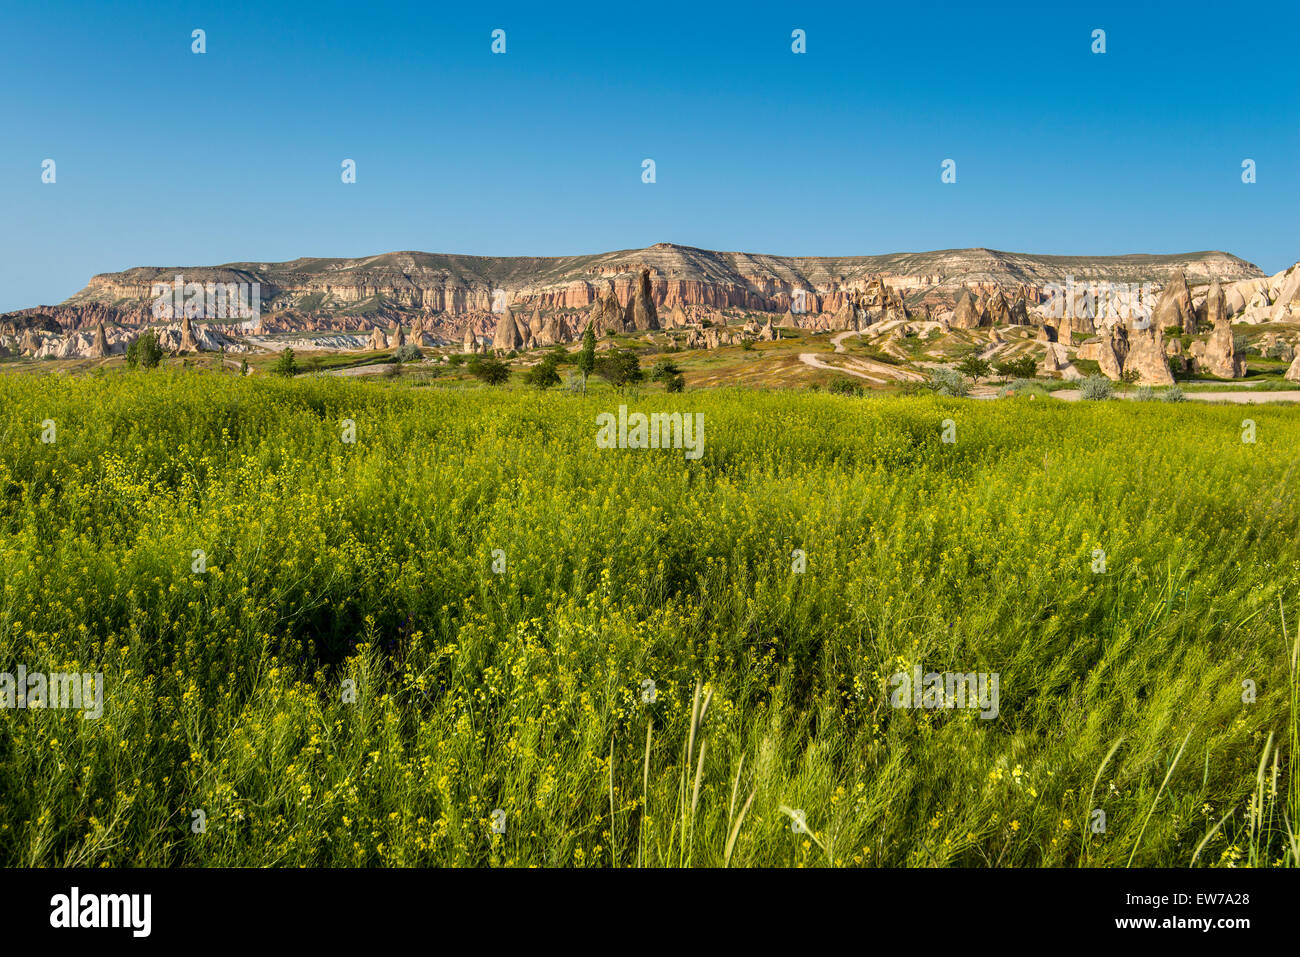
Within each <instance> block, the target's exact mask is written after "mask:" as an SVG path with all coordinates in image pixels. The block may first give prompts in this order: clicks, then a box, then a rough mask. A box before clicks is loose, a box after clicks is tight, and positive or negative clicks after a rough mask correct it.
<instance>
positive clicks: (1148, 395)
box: [1133, 385, 1156, 402]
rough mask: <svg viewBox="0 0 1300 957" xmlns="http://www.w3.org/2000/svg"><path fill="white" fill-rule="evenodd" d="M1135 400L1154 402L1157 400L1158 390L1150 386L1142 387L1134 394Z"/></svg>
mask: <svg viewBox="0 0 1300 957" xmlns="http://www.w3.org/2000/svg"><path fill="white" fill-rule="evenodd" d="M1133 399H1134V400H1135V401H1137V402H1154V401H1155V399H1156V390H1155V389H1153V388H1151V386H1149V385H1144V386H1140V387H1139V388H1138V390H1137V391H1136V392H1134V393H1133Z"/></svg>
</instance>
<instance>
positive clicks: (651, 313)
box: [623, 269, 659, 332]
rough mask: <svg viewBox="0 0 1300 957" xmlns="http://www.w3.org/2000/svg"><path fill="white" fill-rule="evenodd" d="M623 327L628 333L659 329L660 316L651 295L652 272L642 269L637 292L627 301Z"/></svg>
mask: <svg viewBox="0 0 1300 957" xmlns="http://www.w3.org/2000/svg"><path fill="white" fill-rule="evenodd" d="M623 325H624V326H625V327H626V329H627V331H628V332H631V331H632V330H636V331H637V332H647V331H653V330H655V329H658V328H659V315H658V313H657V312H655V301H654V298H653V297H652V296H651V295H650V270H648V269H642V270H641V276H640V278H639V279H638V281H637V284H636V291H635V292H634V293H633V295H632V297H631V298H630V299H628V301H627V312H626V314H625V315H624V317H623Z"/></svg>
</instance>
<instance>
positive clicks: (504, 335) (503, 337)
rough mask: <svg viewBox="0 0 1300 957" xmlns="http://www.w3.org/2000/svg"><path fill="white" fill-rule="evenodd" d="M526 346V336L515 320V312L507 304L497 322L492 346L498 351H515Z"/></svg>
mask: <svg viewBox="0 0 1300 957" xmlns="http://www.w3.org/2000/svg"><path fill="white" fill-rule="evenodd" d="M523 347H524V337H523V334H522V333H520V331H519V326H518V324H517V323H516V322H515V314H514V313H513V312H511V311H510V307H509V306H506V311H505V312H503V313H502V314H501V319H500V320H499V321H498V322H497V328H496V334H495V335H494V336H493V337H492V348H493V349H495V350H496V351H497V352H515V351H517V350H519V349H522V348H523Z"/></svg>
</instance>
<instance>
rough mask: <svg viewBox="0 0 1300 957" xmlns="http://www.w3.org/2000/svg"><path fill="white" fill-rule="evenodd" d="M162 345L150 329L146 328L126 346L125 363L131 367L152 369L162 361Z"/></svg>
mask: <svg viewBox="0 0 1300 957" xmlns="http://www.w3.org/2000/svg"><path fill="white" fill-rule="evenodd" d="M162 357H163V347H162V345H161V344H160V343H159V342H158V336H157V334H156V333H155V332H154V331H153V330H152V329H146V330H145V331H144V332H142V333H140V335H138V336H136V337H135V338H134V339H132V340H131V344H130V345H128V346H127V347H126V364H127V366H128V367H130V368H132V369H153V368H155V367H156V366H157V365H158V363H159V362H161V361H162Z"/></svg>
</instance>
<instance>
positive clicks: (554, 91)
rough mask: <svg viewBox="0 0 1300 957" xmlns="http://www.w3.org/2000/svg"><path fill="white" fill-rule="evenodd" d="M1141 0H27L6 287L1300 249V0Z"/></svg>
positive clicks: (7, 188) (5, 206)
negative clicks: (451, 266) (115, 274)
mask: <svg viewBox="0 0 1300 957" xmlns="http://www.w3.org/2000/svg"><path fill="white" fill-rule="evenodd" d="M1136 6H1138V5H1137V4H1133V3H1117V4H1109V3H1086V4H1071V3H1064V4H1057V3H1035V4H1028V3H1023V4H1022V3H1016V4H1010V3H1003V4H998V3H993V4H986V3H981V4H978V5H976V4H970V5H962V6H958V5H947V4H942V3H934V2H925V3H922V2H913V3H901V4H900V3H893V4H889V5H887V6H884V7H882V8H880V9H872V8H871V5H869V4H862V3H855V4H844V5H834V6H831V5H814V4H807V3H782V4H761V3H760V4H746V5H743V6H741V5H737V6H735V7H733V8H721V7H715V6H713V5H710V4H705V3H691V4H679V3H671V2H659V0H655V2H646V3H622V4H611V3H608V2H606V3H602V4H600V5H598V6H590V7H576V6H568V5H553V4H541V3H536V2H533V3H528V4H518V5H514V4H496V3H483V4H478V3H469V4H433V3H424V4H418V5H417V4H412V5H409V6H408V5H404V4H403V5H397V4H384V3H377V4H368V3H364V2H360V0H356V2H349V3H331V2H313V3H310V4H308V3H303V4H275V3H269V4H265V5H264V4H261V3H219V4H218V3H209V4H203V3H182V4H140V3H133V2H129V0H121V2H114V3H111V4H108V3H89V2H87V3H66V4H60V3H51V4H22V5H19V4H16V3H14V4H9V5H8V6H7V8H6V11H5V13H4V15H3V20H2V23H0V129H2V130H3V135H2V136H0V309H13V308H19V307H22V306H29V305H35V304H37V303H51V302H57V301H59V300H61V299H63V298H65V297H67V296H68V295H71V294H72V293H73V292H75V291H76V290H77V289H79V288H81V287H82V286H83V285H84V284H85V282H86V280H87V279H88V278H89V277H90V276H91V275H92V274H93V273H96V272H105V271H110V270H118V269H124V268H126V267H129V266H135V265H157V266H169V265H211V264H216V263H222V262H230V261H236V260H252V261H275V260H285V259H293V258H296V257H298V256H359V255H367V254H374V253H380V252H388V251H393V250H399V249H421V250H427V251H433V252H462V253H476V254H485V255H564V254H575V253H588V252H600V251H605V250H610V249H622V248H631V247H639V246H644V245H648V244H650V243H654V242H660V241H671V242H678V243H684V244H689V245H695V246H704V247H708V248H715V249H741V250H746V251H754V252H770V253H783V254H790V255H819V254H821V255H828V254H870V253H885V252H895V251H910V250H924V249H943V248H952V247H965V246H987V247H992V248H997V249H1007V250H1015V251H1026V252H1038V253H1061V254H1111V253H1127V252H1185V251H1192V250H1200V249H1223V250H1227V251H1229V252H1232V253H1235V254H1236V255H1239V256H1242V257H1244V258H1246V259H1248V260H1250V261H1252V262H1254V263H1256V264H1257V265H1259V266H1260V267H1261V268H1263V269H1264V270H1265V271H1267V272H1275V271H1277V270H1279V269H1281V268H1284V267H1285V266H1287V265H1289V264H1291V263H1293V262H1295V261H1296V260H1297V259H1298V258H1300V215H1298V214H1300V188H1298V187H1300V72H1298V71H1297V68H1296V64H1295V59H1294V56H1293V54H1292V47H1293V46H1294V43H1295V38H1296V36H1297V32H1298V31H1297V26H1300V13H1297V8H1298V7H1300V5H1298V4H1296V3H1294V2H1286V3H1284V2H1262V3H1251V4H1209V3H1196V2H1186V3H1178V4H1172V3H1170V4H1164V3H1161V4H1142V5H1141V9H1134V8H1135V7H1136ZM195 28H202V29H204V30H206V31H207V53H206V54H204V55H202V56H199V55H195V54H193V53H191V52H190V45H191V39H190V34H191V31H192V30H193V29H195ZM494 28H502V29H504V30H506V38H507V52H506V53H505V54H504V55H493V54H492V53H491V52H490V45H491V36H490V34H491V32H492V30H493V29H494ZM795 28H801V29H804V30H806V31H807V38H808V40H807V43H808V52H807V53H806V54H803V55H796V54H793V53H791V51H790V43H791V40H790V33H791V30H793V29H795ZM1096 28H1101V29H1105V30H1106V41H1107V52H1106V53H1105V54H1104V55H1095V54H1093V53H1092V52H1091V50H1090V47H1091V43H1092V40H1091V33H1092V31H1093V30H1094V29H1096ZM46 158H52V159H54V160H55V161H56V163H57V182H56V183H55V184H54V185H45V184H42V183H41V178H40V177H41V162H42V160H44V159H46ZM346 158H350V159H354V160H356V162H357V182H356V184H354V185H344V184H343V183H341V182H340V175H339V174H340V163H341V162H342V161H343V160H344V159H346ZM645 158H652V159H654V160H655V162H656V164H657V180H658V181H657V182H656V183H655V184H653V185H646V184H643V183H642V182H641V162H642V160H643V159H645ZM948 158H951V159H954V160H956V162H957V183H956V184H955V185H945V184H942V183H941V182H940V164H941V163H942V161H943V160H944V159H948ZM1246 158H1251V159H1254V160H1255V161H1256V163H1257V169H1258V172H1257V177H1258V182H1256V183H1255V184H1254V185H1249V186H1248V185H1244V184H1243V183H1242V182H1241V162H1242V160H1243V159H1246Z"/></svg>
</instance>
